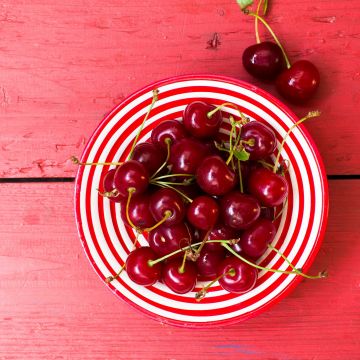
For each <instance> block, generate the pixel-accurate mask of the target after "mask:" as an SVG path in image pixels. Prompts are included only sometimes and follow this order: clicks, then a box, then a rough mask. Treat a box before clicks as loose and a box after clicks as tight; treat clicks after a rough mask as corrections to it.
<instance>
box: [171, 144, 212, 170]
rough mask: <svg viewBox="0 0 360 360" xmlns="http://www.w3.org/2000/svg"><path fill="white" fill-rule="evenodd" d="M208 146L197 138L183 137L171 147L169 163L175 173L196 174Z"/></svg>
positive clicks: (206, 153)
mask: <svg viewBox="0 0 360 360" xmlns="http://www.w3.org/2000/svg"><path fill="white" fill-rule="evenodd" d="M208 154H209V150H208V148H207V147H206V146H205V145H204V144H203V143H201V142H200V141H198V140H196V139H190V138H187V139H182V140H180V141H178V142H177V143H176V144H174V145H173V146H172V148H171V154H170V159H169V164H170V165H171V171H172V173H173V174H195V172H196V169H197V168H198V166H199V165H200V163H201V162H202V160H203V159H204V158H205V157H206V156H207V155H208Z"/></svg>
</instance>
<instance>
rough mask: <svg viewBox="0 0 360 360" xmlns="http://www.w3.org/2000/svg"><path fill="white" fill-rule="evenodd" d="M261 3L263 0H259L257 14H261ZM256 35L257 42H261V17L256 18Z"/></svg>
mask: <svg viewBox="0 0 360 360" xmlns="http://www.w3.org/2000/svg"><path fill="white" fill-rule="evenodd" d="M261 4H262V0H259V2H258V6H257V8H256V15H259V13H260V7H261ZM264 15H265V14H264ZM255 37H256V43H257V44H260V43H261V40H260V36H259V19H258V18H255Z"/></svg>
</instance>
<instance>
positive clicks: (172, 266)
mask: <svg viewBox="0 0 360 360" xmlns="http://www.w3.org/2000/svg"><path fill="white" fill-rule="evenodd" d="M181 263H182V259H174V260H170V261H168V262H167V263H166V264H165V265H164V267H163V271H162V281H163V282H164V284H165V285H167V287H168V288H169V289H170V290H172V291H173V292H175V293H177V294H186V293H188V292H190V291H191V290H193V289H194V287H195V285H196V278H197V271H196V266H195V264H194V263H193V262H189V261H188V262H186V263H185V267H184V272H182V273H181V272H180V271H179V270H180V268H181Z"/></svg>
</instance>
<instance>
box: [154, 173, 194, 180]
mask: <svg viewBox="0 0 360 360" xmlns="http://www.w3.org/2000/svg"><path fill="white" fill-rule="evenodd" d="M173 176H185V177H190V178H191V179H187V180H186V181H190V180H193V179H195V176H194V175H193V174H169V175H162V176H159V177H156V178H152V179H151V180H152V181H157V180H162V179H167V178H171V177H173Z"/></svg>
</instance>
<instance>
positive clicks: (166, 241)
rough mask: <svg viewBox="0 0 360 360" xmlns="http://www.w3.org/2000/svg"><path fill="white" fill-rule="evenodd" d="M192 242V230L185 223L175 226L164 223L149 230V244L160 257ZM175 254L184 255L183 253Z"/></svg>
mask: <svg viewBox="0 0 360 360" xmlns="http://www.w3.org/2000/svg"><path fill="white" fill-rule="evenodd" d="M191 242H192V237H191V232H190V231H189V229H188V227H187V226H186V224H185V223H180V224H177V225H173V226H167V225H164V224H163V225H160V226H159V227H157V228H156V229H154V230H152V231H150V232H149V245H150V247H151V248H152V249H153V250H154V251H155V252H156V254H157V255H158V256H159V257H162V256H164V255H167V254H170V253H172V252H174V251H176V250H179V249H181V248H183V247H186V246H188V245H190V244H191ZM174 256H183V254H182V253H180V254H177V255H174Z"/></svg>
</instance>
